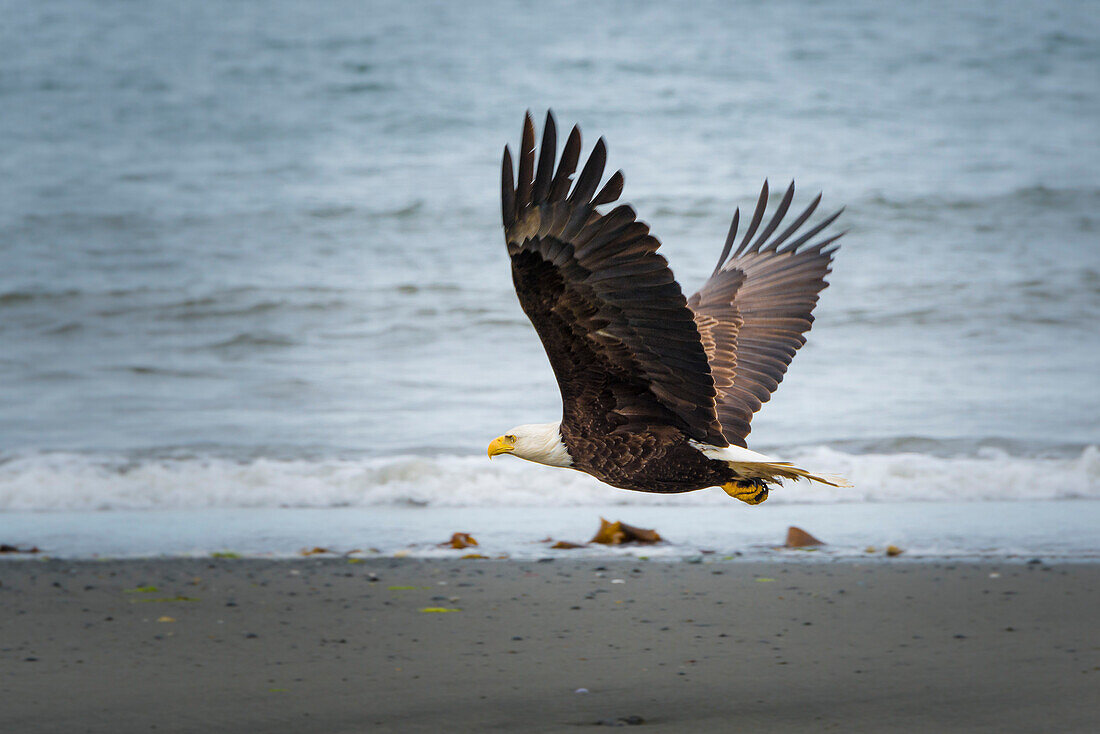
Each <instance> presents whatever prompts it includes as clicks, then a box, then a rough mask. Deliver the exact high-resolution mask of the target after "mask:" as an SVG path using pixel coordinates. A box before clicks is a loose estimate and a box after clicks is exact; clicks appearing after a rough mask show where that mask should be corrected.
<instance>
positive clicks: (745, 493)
mask: <svg viewBox="0 0 1100 734" xmlns="http://www.w3.org/2000/svg"><path fill="white" fill-rule="evenodd" d="M722 490H723V491H724V492H725V493H726V494H728V495H729V496H730V497H733V498H734V499H735V500H741V501H742V502H744V503H746V504H750V505H759V504H760V503H761V502H763V501H764V500H766V499H768V491H769V490H768V488H767V487H759V486H754V485H749V486H747V487H743V486H741V485H739V484H738V483H737V482H726V483H725V484H723V485H722Z"/></svg>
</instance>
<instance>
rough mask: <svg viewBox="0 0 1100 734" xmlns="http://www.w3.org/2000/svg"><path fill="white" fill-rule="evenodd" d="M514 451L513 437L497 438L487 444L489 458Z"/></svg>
mask: <svg viewBox="0 0 1100 734" xmlns="http://www.w3.org/2000/svg"><path fill="white" fill-rule="evenodd" d="M515 450H516V437H515V436H497V437H496V438H494V439H493V442H492V443H491V444H489V458H490V459H491V458H493V457H494V456H499V455H500V454H510V453H512V452H513V451H515Z"/></svg>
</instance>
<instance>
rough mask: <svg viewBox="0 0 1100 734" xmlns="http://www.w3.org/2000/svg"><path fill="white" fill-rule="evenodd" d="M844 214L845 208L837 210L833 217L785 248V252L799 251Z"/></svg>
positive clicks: (829, 217)
mask: <svg viewBox="0 0 1100 734" xmlns="http://www.w3.org/2000/svg"><path fill="white" fill-rule="evenodd" d="M843 212H844V207H841V208H840V209H837V210H836V212H834V213H833V214H832V215H831V216H828V217H826V218H825V219H824V220H823V221H821V222H819V223H818V224H817V225H816V226H815V227H814V228H813V229H811V230H810V231H809V232H806V233H805V234H804V235H802V236H801V237H799V238H798V239H796V240H794V241H793V242H791V244H789V245H787V246H786V247H784V248H783V252H793V251H794V250H797V249H798V248H799V247H801V246H802V245H804V244H806V243H807V242H809V241H810V239H811V238H813V237H814V236H815V235H817V233H818V232H820V231H821V230H823V229H825V228H826V227H828V226H829V225H830V224H832V223H833V221H834V220H835V219H836V218H837V217H839V216H840V215H841V214H842V213H843Z"/></svg>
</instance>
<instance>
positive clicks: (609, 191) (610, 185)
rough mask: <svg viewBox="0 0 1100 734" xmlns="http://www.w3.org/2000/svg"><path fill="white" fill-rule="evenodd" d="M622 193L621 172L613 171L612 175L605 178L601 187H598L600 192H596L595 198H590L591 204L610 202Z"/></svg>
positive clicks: (598, 204)
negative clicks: (605, 181)
mask: <svg viewBox="0 0 1100 734" xmlns="http://www.w3.org/2000/svg"><path fill="white" fill-rule="evenodd" d="M622 193H623V172H622V171H615V173H614V175H612V176H611V178H609V179H608V180H607V183H605V184H604V186H603V188H602V189H600V193H598V194H596V198H595V199H593V200H592V206H600V205H601V204H610V203H611V202H613V201H617V200H618V198H619V196H620V195H622Z"/></svg>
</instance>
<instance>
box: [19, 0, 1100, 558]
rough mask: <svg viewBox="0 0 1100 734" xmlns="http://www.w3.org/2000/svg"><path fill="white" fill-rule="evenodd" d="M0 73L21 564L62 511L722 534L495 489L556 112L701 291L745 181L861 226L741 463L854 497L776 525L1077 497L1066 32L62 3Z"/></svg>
mask: <svg viewBox="0 0 1100 734" xmlns="http://www.w3.org/2000/svg"><path fill="white" fill-rule="evenodd" d="M0 49H2V51H0V53H2V57H3V60H4V63H3V64H0V109H3V110H4V112H3V114H0V141H2V142H3V146H2V150H3V154H2V155H0V258H2V259H0V262H2V263H3V267H0V384H2V385H3V390H2V391H0V513H3V514H2V515H0V517H2V522H3V527H4V529H5V532H8V533H9V534H10V533H19V534H20V538H19V539H20V540H27V541H31V542H33V541H34V538H33V537H31V536H32V535H33V534H34V533H33V532H32V531H31V530H30V529H29V528H31V522H32V521H31V519H30V518H31V515H30V514H28V513H36V512H47V511H48V512H53V513H60V514H57V515H56V516H54V517H53V520H51V521H50V522H52V523H54V524H53V525H51V527H53V530H51V532H54V533H55V535H54V536H51V537H57V536H58V534H60V536H64V532H63V531H64V528H65V527H69V528H71V529H74V532H75V529H76V528H77V527H79V526H80V525H81V523H82V522H84V521H82V520H80V519H79V518H81V517H86V516H87V513H91V512H98V511H105V510H106V511H114V513H113V514H109V515H107V516H105V517H107V520H105V522H108V523H111V522H114V523H115V525H116V526H121V525H122V524H124V523H126V522H129V521H128V520H126V519H125V518H126V517H129V516H128V515H127V514H126V513H127V512H129V511H134V510H172V511H179V512H184V513H186V512H191V511H195V512H200V513H201V512H202V511H207V510H209V511H211V512H213V511H214V510H218V511H221V510H225V511H230V510H234V509H239V508H251V509H256V510H260V509H265V510H266V509H269V508H280V507H291V508H318V509H321V508H339V507H355V508H366V509H365V510H364V511H363V512H365V514H362V513H360V514H359V515H357V517H371V516H372V515H371V512H370V511H369V510H370V508H376V512H375V515H377V516H379V517H381V516H382V515H383V514H385V512H388V511H389V510H387V509H386V508H390V509H392V508H409V507H411V508H414V509H415V508H419V509H422V510H425V511H427V510H430V509H431V508H437V509H440V510H445V509H446V508H456V509H460V508H479V507H480V508H492V507H506V508H507V507H532V506H540V507H547V508H569V507H580V508H595V507H605V506H608V505H611V506H626V507H633V508H637V510H638V511H639V512H640V511H642V510H643V509H645V508H652V507H654V506H670V505H675V506H682V507H685V508H692V507H709V506H710V505H719V504H723V506H728V501H727V500H726V498H725V497H716V496H714V494H713V493H697V494H692V495H684V496H679V497H675V498H654V497H651V496H647V495H642V494H631V493H625V492H620V491H617V490H610V489H608V488H605V487H601V486H600V485H598V484H597V483H595V482H592V481H589V480H588V479H587V478H586V477H583V476H580V475H577V474H574V473H571V472H560V471H557V472H556V471H553V470H549V469H545V468H542V467H537V466H529V465H521V464H520V463H519V462H515V461H507V460H501V461H495V462H493V463H492V464H489V463H487V462H486V461H485V459H484V447H485V445H486V444H487V443H488V441H489V440H490V439H492V438H493V437H494V436H496V435H498V434H500V433H502V432H503V431H505V430H507V429H508V428H510V427H511V426H513V425H516V424H518V423H525V422H540V421H548V420H554V419H556V417H557V416H558V415H559V411H560V403H559V399H558V395H557V389H556V385H555V384H554V380H553V376H552V374H551V372H550V369H549V366H548V364H547V362H546V359H545V356H544V355H543V353H542V350H541V347H540V345H539V343H538V340H537V338H536V336H535V334H534V332H533V330H532V329H531V327H530V325H529V324H528V322H527V321H526V319H525V317H524V315H523V313H522V312H521V311H520V309H519V306H518V304H517V302H516V298H515V295H514V293H513V291H512V286H511V281H510V276H509V271H508V261H507V257H506V255H505V252H504V247H503V241H502V236H501V231H500V223H499V222H500V216H499V201H498V197H499V183H498V182H499V159H500V153H501V149H502V147H503V145H504V144H505V143H506V142H508V143H511V144H512V146H513V148H514V146H515V145H516V143H517V139H518V135H519V129H520V123H521V120H522V115H523V112H524V111H525V110H527V109H531V110H533V111H534V112H535V114H536V116H539V115H541V114H542V113H543V111H544V110H546V109H547V108H549V107H552V108H553V109H554V110H555V113H556V115H557V119H558V122H559V127H567V126H569V125H571V124H573V123H579V124H580V125H581V128H582V130H583V132H584V134H585V139H586V148H587V147H588V146H590V145H591V144H592V143H593V142H594V141H595V139H596V138H597V137H598V136H600V135H603V136H605V137H606V139H607V142H608V145H609V166H610V167H611V169H612V170H613V169H614V168H622V169H623V170H624V172H625V175H626V187H625V191H624V195H623V200H624V201H627V202H630V203H632V204H633V205H634V206H635V208H636V209H637V210H638V212H639V215H640V217H641V218H642V219H643V220H645V221H646V222H648V223H649V224H650V225H651V227H652V229H653V231H654V232H655V234H656V235H657V236H658V237H659V238H660V239H661V240H662V242H663V243H664V246H663V249H662V251H663V252H664V254H665V255H666V256H667V257H668V259H669V261H670V263H671V265H672V267H673V269H674V271H675V273H676V275H677V277H678V279H679V280H680V282H681V283H682V284H683V286H684V289H685V291H687V292H688V293H690V292H692V291H693V290H695V288H696V287H698V285H699V284H701V282H702V281H703V279H704V278H705V276H706V275H707V274H708V273H709V272H710V269H711V268H712V267H713V261H714V259H715V258H716V257H717V255H718V252H719V250H720V247H721V244H722V239H723V237H724V234H725V229H726V227H727V225H728V222H729V218H730V216H731V215H732V212H733V209H734V208H735V207H737V206H740V207H742V208H745V207H747V206H751V204H752V203H753V201H754V200H755V195H756V192H757V191H758V190H759V186H760V184H761V182H762V181H763V180H764V179H765V178H768V179H769V180H770V181H771V183H772V185H773V188H780V187H782V186H784V185H785V184H786V182H787V181H789V180H790V179H792V178H793V179H795V180H796V181H797V184H798V192H799V193H798V196H797V198H796V204H797V203H798V202H808V201H809V199H810V198H811V197H812V196H813V195H815V194H816V193H817V192H818V191H822V192H824V204H823V210H825V208H827V207H832V206H840V205H845V206H846V207H847V209H846V212H845V214H844V216H843V217H842V219H841V226H843V227H844V228H847V229H849V230H850V231H849V234H848V235H847V236H846V237H845V238H844V240H843V247H842V248H841V251H840V253H839V256H838V258H837V261H836V264H835V266H834V273H833V274H832V276H831V277H830V282H831V287H830V288H829V289H828V290H826V291H825V293H824V294H823V297H822V300H821V302H820V304H819V306H818V309H817V310H816V312H815V313H816V316H817V322H816V323H815V326H814V329H813V331H812V332H811V333H810V335H809V343H808V344H807V346H806V347H805V348H804V349H803V350H802V351H801V352H800V353H799V355H798V356H797V358H796V359H795V361H794V363H793V364H792V367H791V370H790V372H789V373H788V376H787V378H786V380H785V381H784V383H783V385H782V386H781V388H780V390H779V391H778V392H777V393H776V395H775V397H774V398H773V400H772V402H771V403H769V404H767V405H766V406H765V408H764V410H763V411H762V412H761V413H760V414H758V416H757V418H756V419H755V421H754V424H753V426H754V430H753V434H752V435H751V436H750V444H751V445H752V447H753V448H756V449H759V450H764V451H769V452H772V453H777V454H782V455H784V456H790V457H791V458H795V459H798V460H800V461H803V462H805V463H807V464H811V465H812V466H813V468H815V469H820V470H822V471H831V472H839V473H845V474H846V475H847V476H849V478H851V479H852V480H853V481H854V483H855V484H856V488H855V489H854V490H849V491H846V492H837V491H834V490H831V489H828V488H825V489H820V488H812V487H806V486H802V485H797V486H792V487H789V488H787V489H785V490H783V491H782V492H777V493H775V494H774V495H773V499H772V500H770V501H769V504H771V503H775V504H776V505H777V506H789V507H791V508H795V507H801V506H802V505H807V504H809V505H826V504H847V505H855V504H857V503H874V506H875V507H880V506H881V507H883V508H887V509H883V510H881V512H883V513H890V512H894V511H896V510H897V509H898V508H900V507H902V506H910V505H908V504H905V503H912V502H937V503H948V504H949V503H964V505H965V506H966V507H970V508H973V507H981V506H982V503H994V504H995V503H998V502H999V501H1001V500H1015V501H1020V502H1022V503H1025V502H1028V501H1031V500H1042V501H1053V502H1055V503H1056V504H1055V506H1056V510H1055V511H1053V512H1054V515H1053V516H1057V515H1058V513H1062V515H1063V516H1065V517H1070V516H1072V515H1073V513H1074V512H1075V509H1074V508H1075V507H1077V508H1080V507H1082V506H1083V505H1081V503H1080V502H1074V501H1071V500H1082V499H1083V500H1086V504H1087V503H1088V502H1091V501H1092V500H1096V499H1098V498H1100V449H1098V448H1097V447H1098V446H1100V367H1098V364H1100V328H1098V327H1097V324H1098V323H1100V136H1098V135H1097V134H1096V131H1097V129H1098V125H1100V75H1097V74H1096V69H1097V68H1098V65H1100V15H1098V14H1097V13H1095V12H1094V10H1093V9H1092V8H1091V7H1089V6H1088V5H1087V4H1083V3H1076V2H1003V3H986V4H982V5H973V4H965V5H961V6H960V5H958V4H956V3H949V2H933V3H923V4H892V3H891V4H885V3H877V2H872V1H870V0H867V1H865V2H859V1H856V2H846V3H824V2H811V1H810V0H780V1H778V2H738V3H724V2H715V3H693V4H691V5H690V6H689V5H683V6H681V5H678V4H675V3H667V2H663V3H658V2H651V3H637V2H630V3H627V2H621V3H607V4H602V5H600V6H598V7H593V6H592V5H591V4H590V3H580V2H547V3H539V4H537V5H531V4H527V3H521V2H504V1H494V2H485V3H478V4H463V5H456V4H453V3H431V2H402V3H362V2H333V3H323V4H302V3H295V2H264V3H260V2H239V3H232V4H198V5H196V4H188V3H184V4H179V3H168V2H160V1H151V2H142V3H135V2H127V1H124V0H107V1H105V2H92V1H91V0H88V1H78V0H45V1H44V2H38V3H21V4H17V5H14V6H9V7H7V9H6V12H5V13H4V21H3V22H0ZM724 503H725V504H724ZM990 506H992V505H990ZM889 508H893V509H889ZM384 511H385V512H384ZM646 511H649V510H648V509H646ZM711 511H713V510H711ZM791 511H794V510H791ZM585 512H586V513H587V510H585ZM973 512H979V513H980V510H973ZM588 514H590V513H588ZM588 514H586V515H585V517H586V518H587V517H588ZM413 515H414V516H415V513H413ZM212 516H213V515H211V517H212ZM405 516H407V515H402V517H405ZM737 517H738V518H746V517H751V516H746V515H743V514H738V515H737ZM624 519H628V518H624ZM62 521H64V522H65V523H68V525H65V524H64V523H63V524H62V526H61V529H60V530H58V526H57V525H56V523H57V522H62ZM101 521H103V520H101ZM743 521H747V520H739V522H743ZM935 527H936V524H935V523H930V525H929V528H930V529H929V532H931V533H934V532H935V531H934V528H935ZM1045 527H1049V528H1050V532H1051V533H1053V534H1055V535H1057V533H1058V532H1059V530H1058V523H1057V522H1052V523H1049V524H1048V525H1047V526H1045ZM24 529H26V530H24ZM55 531H56V532H55ZM0 540H3V538H0ZM410 540H416V538H412V537H411V535H410ZM135 542H136V541H135ZM227 542H228V541H227ZM318 542H320V541H318ZM1092 544H1095V539H1092V540H1082V541H1081V542H1080V543H1079V544H1078V545H1079V546H1080V547H1081V549H1082V550H1083V551H1087V550H1089V547H1091V545H1092ZM61 545H64V544H63V543H61ZM170 545H171V544H170V543H169V542H168V541H167V540H165V547H166V548H167V547H169V546H170ZM135 547H136V546H135ZM171 547H176V546H171ZM123 550H125V549H123Z"/></svg>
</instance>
